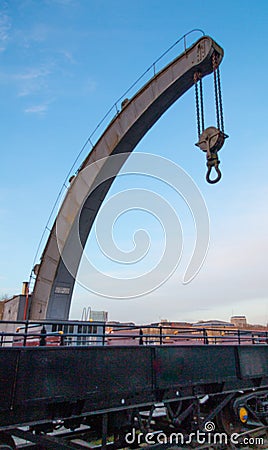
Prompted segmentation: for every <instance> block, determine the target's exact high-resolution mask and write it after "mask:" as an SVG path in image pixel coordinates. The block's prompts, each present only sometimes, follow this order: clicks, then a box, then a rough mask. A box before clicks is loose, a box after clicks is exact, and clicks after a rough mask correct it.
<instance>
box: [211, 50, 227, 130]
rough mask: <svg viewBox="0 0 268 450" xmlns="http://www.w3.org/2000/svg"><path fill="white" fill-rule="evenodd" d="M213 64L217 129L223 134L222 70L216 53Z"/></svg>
mask: <svg viewBox="0 0 268 450" xmlns="http://www.w3.org/2000/svg"><path fill="white" fill-rule="evenodd" d="M212 64H213V72H214V90H215V103H216V117H217V127H218V129H219V130H220V131H221V132H222V133H224V120H223V104H222V94H221V79H220V69H219V65H218V61H217V58H216V55H215V53H214V55H213V57H212Z"/></svg>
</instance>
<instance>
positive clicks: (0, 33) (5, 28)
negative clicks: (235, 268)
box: [0, 11, 11, 52]
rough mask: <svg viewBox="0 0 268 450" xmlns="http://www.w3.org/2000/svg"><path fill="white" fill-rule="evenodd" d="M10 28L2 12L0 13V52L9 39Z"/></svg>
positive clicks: (5, 15)
mask: <svg viewBox="0 0 268 450" xmlns="http://www.w3.org/2000/svg"><path fill="white" fill-rule="evenodd" d="M10 28H11V21H10V18H9V16H8V14H6V13H5V12H3V11H0V52H3V51H5V49H6V46H7V42H8V39H9V30H10Z"/></svg>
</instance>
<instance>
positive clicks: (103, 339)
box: [102, 324, 106, 345]
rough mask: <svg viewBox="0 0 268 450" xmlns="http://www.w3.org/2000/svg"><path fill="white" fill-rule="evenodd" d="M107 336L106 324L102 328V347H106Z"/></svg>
mask: <svg viewBox="0 0 268 450" xmlns="http://www.w3.org/2000/svg"><path fill="white" fill-rule="evenodd" d="M105 336H106V324H104V325H103V327H102V345H105Z"/></svg>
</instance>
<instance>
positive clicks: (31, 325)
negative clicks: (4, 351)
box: [0, 320, 268, 347]
mask: <svg viewBox="0 0 268 450" xmlns="http://www.w3.org/2000/svg"><path fill="white" fill-rule="evenodd" d="M260 344H262V345H267V344H268V331H260V330H254V329H237V328H236V327H233V328H232V327H222V328H218V327H210V326H206V327H196V326H191V327H190V326H185V327H184V326H183V327H179V326H170V325H162V324H160V325H134V324H133V325H123V324H109V323H105V322H92V321H89V322H82V321H47V320H43V321H39V322H33V321H20V322H17V321H16V322H15V321H14V322H11V321H0V346H1V347H5V346H13V347H22V346H23V347H26V346H65V347H69V346H72V347H73V346H96V345H102V346H104V345H260Z"/></svg>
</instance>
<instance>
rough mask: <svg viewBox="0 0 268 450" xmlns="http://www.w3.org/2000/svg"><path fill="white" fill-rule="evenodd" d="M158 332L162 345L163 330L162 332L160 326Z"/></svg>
mask: <svg viewBox="0 0 268 450" xmlns="http://www.w3.org/2000/svg"><path fill="white" fill-rule="evenodd" d="M159 331H160V345H162V344H163V330H162V327H161V325H160V328H159Z"/></svg>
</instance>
